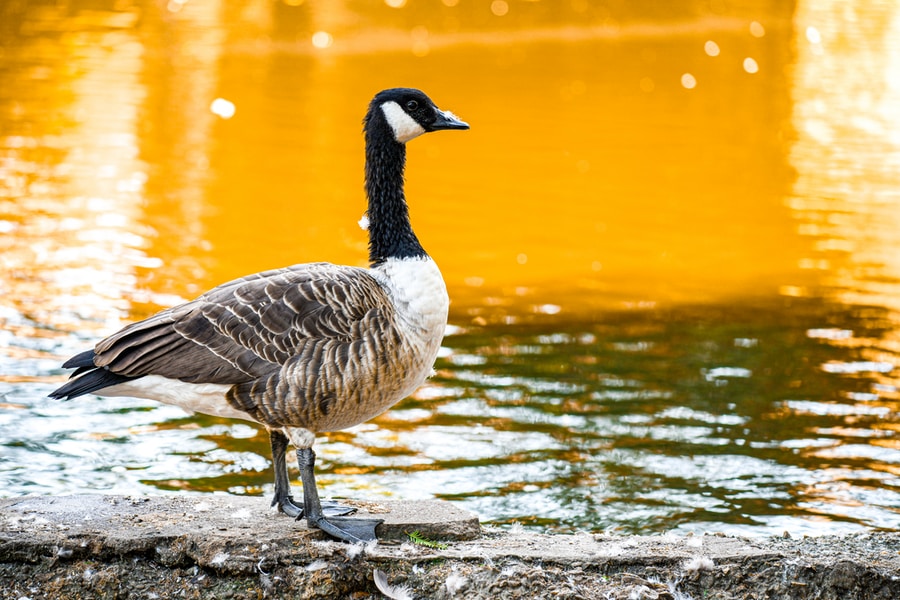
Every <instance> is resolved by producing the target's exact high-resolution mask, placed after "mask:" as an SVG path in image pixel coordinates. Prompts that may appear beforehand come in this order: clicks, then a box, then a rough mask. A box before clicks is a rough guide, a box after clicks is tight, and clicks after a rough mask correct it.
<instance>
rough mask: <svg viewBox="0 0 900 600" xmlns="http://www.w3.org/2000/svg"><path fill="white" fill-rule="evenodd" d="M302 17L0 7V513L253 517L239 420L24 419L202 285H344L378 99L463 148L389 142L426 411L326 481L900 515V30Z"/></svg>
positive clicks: (338, 443) (328, 457)
mask: <svg viewBox="0 0 900 600" xmlns="http://www.w3.org/2000/svg"><path fill="white" fill-rule="evenodd" d="M294 4H296V3H285V4H278V5H271V6H270V5H266V6H262V5H259V6H257V5H255V4H252V3H251V4H239V3H236V2H231V1H229V0H226V1H222V2H204V3H197V2H190V3H169V4H168V5H167V6H164V5H163V4H162V3H142V2H120V3H115V5H112V4H110V5H106V4H104V3H99V4H98V3H87V2H70V3H67V4H65V5H61V4H58V3H55V4H40V3H36V4H32V5H30V6H26V7H19V8H18V9H16V7H12V6H10V7H6V8H3V9H0V10H4V11H6V12H5V13H3V14H0V23H2V25H0V36H2V37H0V40H2V43H0V174H2V177H0V250H2V252H0V325H2V328H0V406H2V410H0V494H3V495H18V494H26V493H37V494H61V493H79V492H93V493H100V492H103V493H129V494H163V493H189V494H198V493H232V494H251V495H260V496H263V495H270V494H271V492H272V482H271V479H272V475H271V472H270V471H269V465H268V455H269V449H268V441H267V439H266V435H265V433H264V432H263V431H261V430H260V429H259V428H257V427H256V426H254V425H252V424H248V423H243V422H239V421H228V420H224V419H217V418H211V417H205V416H200V415H197V416H188V415H185V414H184V413H182V412H181V411H180V410H179V409H176V408H172V407H167V406H162V405H158V404H155V403H152V402H148V401H141V400H134V399H97V398H82V399H78V400H75V401H71V402H64V403H63V402H54V401H49V400H47V399H45V398H44V396H45V394H46V393H47V392H49V391H50V390H52V389H54V388H55V387H56V386H57V385H58V384H59V382H60V381H62V380H63V377H64V374H63V372H62V371H61V370H60V369H59V364H60V363H61V362H62V360H64V359H65V358H66V357H68V356H69V355H71V354H73V353H75V352H77V351H80V350H82V349H84V348H86V347H89V346H90V344H92V343H93V342H94V341H96V340H97V339H99V338H100V337H102V336H103V335H106V334H108V333H111V332H112V331H115V330H116V329H117V328H119V327H120V326H122V325H123V324H125V323H127V322H129V321H131V320H133V319H136V318H140V317H142V316H145V315H147V314H150V313H152V312H154V311H156V310H158V309H159V308H160V307H162V306H168V305H171V304H173V303H175V302H177V301H179V300H180V299H184V298H189V297H192V296H194V295H196V294H198V293H200V292H202V291H203V290H205V289H207V288H209V287H211V286H213V285H215V284H217V283H220V282H222V281H225V280H227V279H230V278H233V277H236V276H240V275H243V274H246V273H249V272H253V271H258V270H262V269H266V268H271V267H274V266H279V265H284V264H291V263H293V262H298V261H305V260H321V259H327V260H331V261H334V262H341V263H348V264H361V263H362V262H363V261H364V260H365V237H364V233H363V232H361V231H359V230H358V229H357V227H356V221H357V220H358V219H359V216H360V215H361V213H362V211H363V208H364V207H363V204H362V192H361V169H362V140H361V135H360V125H359V123H360V118H361V116H362V112H363V110H364V108H365V104H366V102H367V101H368V99H369V97H370V96H371V94H372V93H373V92H374V91H376V90H377V89H380V88H382V87H388V86H390V85H397V84H401V85H416V86H419V87H422V88H423V89H425V90H426V91H428V92H429V93H430V94H431V95H432V96H433V97H434V98H435V99H436V100H437V102H438V103H439V104H440V105H441V106H442V107H444V108H449V109H451V110H453V111H454V112H456V113H457V114H459V115H460V116H461V117H462V118H464V119H465V120H467V121H468V122H470V123H471V124H472V126H473V128H472V130H471V131H469V132H465V133H446V134H435V135H434V136H426V137H425V138H423V139H422V140H416V141H415V142H413V144H411V145H410V151H409V154H410V163H409V165H408V179H409V181H408V192H409V197H410V202H411V210H412V216H413V221H414V225H415V227H416V230H417V233H418V235H419V237H420V238H421V239H422V240H423V243H424V245H425V246H426V248H428V249H429V251H430V252H431V254H432V255H433V256H434V257H435V258H436V259H437V260H438V262H439V264H440V265H441V268H442V270H443V272H444V274H445V279H446V280H447V282H448V287H449V289H450V292H451V296H452V297H453V306H452V308H451V324H452V325H451V327H450V328H449V330H448V335H447V337H446V339H445V342H444V347H443V349H442V352H441V356H440V358H439V359H438V362H437V364H436V370H437V374H436V376H435V377H434V378H432V379H431V380H430V381H429V383H428V384H426V385H425V386H424V387H423V388H422V389H421V390H419V391H418V392H417V393H416V394H415V396H414V397H413V398H410V399H407V400H405V401H404V402H402V403H401V404H399V405H398V406H397V407H395V408H394V409H393V410H391V411H389V412H388V413H386V414H385V415H383V416H381V417H379V418H378V419H376V420H375V421H373V422H371V423H367V424H364V425H361V426H359V427H356V428H354V429H352V430H349V431H344V432H338V433H334V434H329V435H328V436H327V437H326V436H323V437H322V438H320V441H319V443H318V445H317V451H318V454H319V457H320V464H319V482H320V485H321V486H322V487H323V490H324V493H325V494H326V495H334V496H354V497H371V498H378V497H395V498H408V499H415V498H432V497H439V498H443V499H446V500H448V501H452V502H455V503H458V504H460V505H461V506H463V507H465V508H468V509H471V510H474V511H476V512H478V513H479V514H480V515H481V517H482V519H483V520H484V521H487V522H490V523H495V524H508V523H512V522H520V523H523V524H525V525H527V526H532V527H535V528H540V529H545V530H556V531H569V530H591V531H617V532H625V533H653V532H665V531H671V530H677V531H681V532H686V531H697V532H703V531H726V532H730V533H744V534H769V533H781V532H782V531H784V530H788V531H790V532H791V533H792V534H804V533H809V534H821V533H835V532H843V531H856V530H860V529H868V528H875V529H885V530H896V529H898V528H900V515H898V512H900V489H898V487H900V477H898V474H900V442H898V437H897V436H898V434H897V431H898V421H900V418H898V403H900V393H898V389H897V385H898V381H897V376H896V372H897V366H898V364H900V357H898V351H900V345H898V343H897V340H898V323H900V319H898V301H897V300H896V298H898V297H900V285H898V282H900V265H898V263H897V259H896V257H897V256H900V252H898V250H900V236H898V234H897V231H900V228H898V227H897V223H896V216H895V215H896V214H898V212H897V207H898V204H900V192H898V190H900V175H898V173H900V168H898V167H900V137H898V132H900V109H898V108H897V107H898V106H900V85H898V84H897V81H898V80H897V74H898V72H900V71H898V65H900V47H898V43H897V40H898V39H900V31H898V28H900V11H897V10H896V8H895V7H893V6H883V5H882V4H880V3H870V2H832V3H820V2H816V3H811V2H810V3H805V2H798V3H796V4H784V3H777V6H775V7H765V6H762V5H759V4H758V3H752V2H747V3H736V4H733V5H727V6H725V5H721V6H720V5H714V6H713V5H707V3H695V2H684V3H679V4H678V5H673V7H672V8H671V9H669V10H668V12H666V13H665V14H661V13H660V12H659V10H658V7H657V8H654V6H653V5H651V4H647V5H646V6H644V5H642V4H641V3H637V4H629V5H628V6H627V7H623V6H618V5H616V4H614V3H613V4H609V5H606V4H585V5H581V4H577V3H576V4H573V5H572V7H571V8H565V9H562V8H559V7H556V8H553V9H551V8H549V4H548V3H544V2H537V3H524V4H521V5H520V4H517V3H509V4H507V12H506V13H505V14H502V15H498V14H494V13H492V12H491V10H492V9H491V6H492V5H491V3H488V2H486V3H481V4H478V3H473V4H472V5H465V3H461V4H464V5H462V6H445V5H439V6H431V7H430V8H427V9H426V8H425V7H420V6H418V4H416V3H411V4H410V5H408V6H405V7H403V8H399V9H395V8H390V7H388V6H384V7H381V6H378V5H361V6H349V7H342V8H340V9H334V8H330V5H328V4H325V3H318V2H306V3H301V4H300V6H294ZM449 4H452V3H449ZM272 6H274V8H273V7H272ZM579 7H580V8H579ZM500 8H502V7H498V6H497V5H496V4H495V5H494V10H495V11H496V10H500ZM16 10H19V11H20V12H16ZM500 12H502V10H500ZM851 17H852V18H851ZM316 32H326V33H328V35H329V36H331V37H330V40H331V41H330V45H329V44H328V43H327V42H328V40H329V38H328V37H323V36H321V35H319V36H318V37H317V38H313V37H312V36H313V34H314V33H316ZM323 40H324V42H323ZM314 41H316V43H319V44H320V45H324V46H325V47H323V48H317V47H316V46H315V45H314V44H313V42H314ZM709 42H714V45H713V46H710V45H709ZM747 58H752V59H753V60H752V62H748V61H747V60H746V59H747ZM754 69H755V70H754ZM685 74H688V75H690V77H689V78H685V77H684V76H685ZM692 81H693V82H694V84H695V85H694V87H690V86H691V85H693V84H692V83H691V82H692ZM686 86H687V87H686ZM216 98H222V99H224V100H227V101H228V102H232V103H233V104H234V106H235V113H234V115H233V116H231V117H230V118H223V117H221V116H217V115H216V114H214V113H213V112H212V110H211V106H212V103H213V101H214V100H215V99H216ZM219 105H221V103H220V104H219ZM260 503H261V507H264V506H265V505H266V504H267V502H266V500H264V499H263V498H260Z"/></svg>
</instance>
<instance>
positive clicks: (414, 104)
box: [406, 100, 419, 110]
mask: <svg viewBox="0 0 900 600" xmlns="http://www.w3.org/2000/svg"><path fill="white" fill-rule="evenodd" d="M406 108H407V110H416V109H417V108H419V103H418V102H416V101H415V100H410V101H409V102H407V103H406Z"/></svg>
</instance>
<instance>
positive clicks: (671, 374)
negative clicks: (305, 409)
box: [0, 298, 900, 534]
mask: <svg viewBox="0 0 900 600" xmlns="http://www.w3.org/2000/svg"><path fill="white" fill-rule="evenodd" d="M887 317H888V315H887V314H886V312H885V311H883V310H880V309H877V308H866V307H847V306H840V305H829V304H828V303H827V302H825V301H817V300H810V299H795V298H776V299H772V300H769V301H763V300H756V301H754V302H753V303H751V304H749V305H748V304H746V303H744V304H738V303H737V302H735V304H733V305H727V306H723V305H718V306H696V307H681V308H673V309H668V310H659V309H657V310H634V311H627V312H615V313H608V314H598V315H596V316H595V318H594V319H593V320H592V321H589V322H584V321H580V322H574V323H570V322H566V321H565V320H564V319H561V318H554V317H547V316H542V317H540V318H539V319H531V321H532V322H527V323H520V324H511V325H502V326H483V327H472V328H468V329H466V328H453V330H452V333H451V335H448V337H447V338H446V341H445V346H444V350H443V352H442V357H441V358H440V359H439V361H438V364H437V375H436V376H435V377H434V378H433V379H432V380H431V382H430V383H429V384H428V385H426V387H424V388H423V389H422V390H421V391H420V393H419V394H417V396H416V398H413V399H409V400H407V401H405V402H403V403H402V404H400V405H398V406H397V407H396V408H395V409H394V410H392V411H390V412H389V413H387V414H386V415H384V416H383V417H381V418H380V419H378V420H377V422H376V423H375V424H367V425H363V426H361V427H359V428H357V429H355V430H352V431H350V432H341V433H337V434H334V435H332V436H330V437H329V438H328V439H327V440H324V439H323V440H322V441H321V442H320V444H319V447H318V448H319V450H318V452H319V456H320V481H321V484H322V485H323V486H324V488H325V493H326V494H329V495H336V496H356V497H359V496H365V497H400V498H428V497H439V498H443V499H446V500H449V501H452V502H456V503H459V504H460V505H461V506H464V507H466V508H468V509H471V510H474V511H476V512H477V513H479V514H480V515H481V516H482V518H483V519H484V520H485V521H487V522H489V523H496V524H506V523H512V522H520V523H523V524H526V525H533V526H537V527H541V528H549V529H552V530H562V531H568V530H592V531H618V532H626V533H649V532H665V531H671V530H681V531H712V530H714V531H728V532H740V533H781V531H783V530H788V531H791V532H792V533H795V534H796V533H821V532H824V531H828V532H835V531H848V530H855V529H859V528H863V527H866V528H879V529H895V528H897V527H898V513H900V480H898V478H897V474H896V473H897V469H898V467H900V451H898V448H897V442H896V439H895V435H894V434H895V431H896V430H897V428H898V427H900V417H898V410H897V408H898V406H897V405H898V402H897V400H896V398H897V395H898V393H897V389H896V388H895V387H894V385H893V383H891V380H890V379H889V378H888V377H887V376H886V375H885V373H884V372H886V371H890V370H892V368H893V367H892V364H890V363H886V362H879V361H872V360H871V359H870V358H867V356H866V352H865V351H864V350H861V349H860V348H855V347H854V345H853V344H850V343H848V341H852V340H869V343H868V344H867V345H869V346H870V345H871V341H872V340H878V339H880V338H881V337H882V336H883V335H884V334H885V332H886V331H888V330H889V328H890V324H889V322H888V321H887ZM26 343H27V342H26ZM5 366H6V367H7V368H9V367H10V366H13V367H15V368H18V369H20V373H21V374H22V375H28V374H29V373H39V372H41V371H42V370H43V369H48V368H52V367H51V365H50V364H48V362H47V361H46V360H40V361H35V360H24V361H17V363H16V364H15V365H10V364H9V363H7V365H5ZM0 385H2V387H0V394H2V395H3V396H4V397H5V399H6V402H8V403H10V404H11V405H12V406H7V407H6V408H5V409H4V410H3V412H2V413H0V415H2V417H0V440H2V441H3V460H2V463H0V469H2V470H0V477H2V480H3V482H4V485H3V489H4V490H5V493H7V494H22V493H39V494H54V493H75V492H85V491H90V492H101V491H102V492H113V493H163V492H170V491H173V490H187V491H190V492H216V491H218V492H222V491H228V492H231V493H238V494H264V493H270V492H271V473H270V471H269V470H268V464H267V460H268V452H269V450H268V443H267V437H266V435H265V433H264V432H262V431H260V430H258V429H257V428H255V427H253V426H250V425H245V424H240V423H238V422H229V421H225V420H218V419H211V418H207V417H202V416H196V417H185V416H183V415H182V414H181V413H180V411H179V410H178V409H175V408H169V407H162V406H158V405H155V404H153V403H149V402H141V401H136V400H124V399H93V400H92V399H79V400H76V401H72V402H69V403H55V402H49V401H46V400H44V399H42V398H40V393H41V392H46V391H49V389H50V386H47V385H43V384H40V385H36V384H10V383H3V384H0ZM266 504H267V500H265V499H263V498H260V507H261V508H262V507H264V506H266Z"/></svg>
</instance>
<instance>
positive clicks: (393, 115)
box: [381, 100, 425, 144]
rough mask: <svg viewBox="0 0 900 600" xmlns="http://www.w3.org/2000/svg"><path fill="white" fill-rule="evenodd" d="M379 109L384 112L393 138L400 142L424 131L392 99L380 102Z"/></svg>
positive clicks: (403, 142)
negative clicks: (392, 131)
mask: <svg viewBox="0 0 900 600" xmlns="http://www.w3.org/2000/svg"><path fill="white" fill-rule="evenodd" d="M381 110H382V111H383V112H384V117H385V118H386V119H387V122H388V125H390V126H391V129H393V130H394V139H395V140H397V141H398V142H400V143H401V144H405V143H406V142H408V141H409V140H411V139H413V138H416V137H419V136H420V135H422V134H423V133H425V129H424V128H423V127H422V126H421V125H419V124H418V123H416V120H415V119H413V118H412V117H411V116H409V115H408V114H406V111H404V110H403V109H402V108H400V105H399V104H397V103H396V102H394V101H393V100H391V101H390V102H385V103H384V104H382V105H381Z"/></svg>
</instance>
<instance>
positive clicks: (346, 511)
mask: <svg viewBox="0 0 900 600" xmlns="http://www.w3.org/2000/svg"><path fill="white" fill-rule="evenodd" d="M269 442H270V443H271V444H272V466H273V467H274V468H275V497H274V498H272V506H277V507H278V510H279V511H280V512H283V513H284V514H286V515H287V516H289V517H293V518H295V519H302V518H303V507H302V506H297V504H296V503H295V501H294V497H293V496H292V495H291V483H290V479H289V478H288V470H287V461H286V458H285V455H286V453H287V447H288V438H287V436H286V435H284V434H283V433H282V432H281V431H279V430H277V429H272V430H270V431H269ZM322 511H323V512H324V513H325V515H327V516H330V517H331V516H334V517H340V516H344V515H350V514H353V513H355V512H356V509H355V508H353V507H352V506H344V505H343V504H338V503H337V502H334V501H331V500H326V501H325V502H323V503H322Z"/></svg>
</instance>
